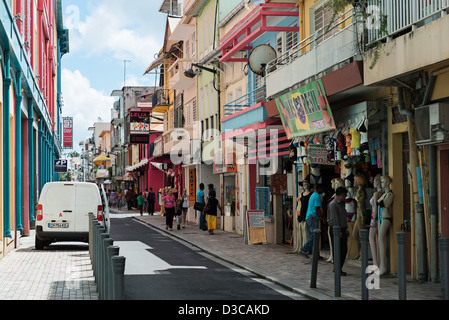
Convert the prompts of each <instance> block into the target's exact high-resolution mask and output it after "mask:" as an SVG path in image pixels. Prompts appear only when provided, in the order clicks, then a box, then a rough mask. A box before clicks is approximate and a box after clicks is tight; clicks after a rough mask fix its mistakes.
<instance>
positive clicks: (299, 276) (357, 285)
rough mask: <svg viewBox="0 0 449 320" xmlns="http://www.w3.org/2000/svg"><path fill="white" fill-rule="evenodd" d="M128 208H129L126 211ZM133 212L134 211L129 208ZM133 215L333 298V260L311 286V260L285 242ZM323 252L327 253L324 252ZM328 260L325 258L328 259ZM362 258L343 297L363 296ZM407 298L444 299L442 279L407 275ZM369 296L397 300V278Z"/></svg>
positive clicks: (322, 265)
mask: <svg viewBox="0 0 449 320" xmlns="http://www.w3.org/2000/svg"><path fill="white" fill-rule="evenodd" d="M125 212H127V211H125ZM130 213H131V212H130ZM134 219H136V220H138V221H141V222H143V223H146V224H148V225H150V226H152V227H154V228H157V229H159V230H161V231H163V232H167V233H169V234H170V235H172V236H174V237H176V238H178V239H181V240H184V241H186V242H188V243H190V244H191V245H194V246H196V247H198V248H200V249H202V250H203V251H205V252H207V253H209V254H211V255H213V256H215V257H218V258H220V259H222V260H225V261H226V262H228V263H231V264H234V265H238V266H239V267H242V268H244V269H246V270H249V271H252V272H253V273H256V274H257V275H259V276H260V277H262V278H265V279H268V280H271V281H273V282H275V283H277V284H279V285H281V286H283V287H286V288H289V289H290V290H292V291H294V292H296V293H300V294H303V295H305V296H308V297H310V298H314V299H319V300H333V299H336V298H334V274H333V264H331V263H329V262H326V261H319V264H318V280H317V289H310V276H311V266H312V260H311V259H307V258H305V257H303V256H301V255H299V254H296V253H292V249H291V248H290V247H287V246H282V245H272V244H268V245H262V244H260V245H246V244H245V243H244V239H243V236H241V235H238V234H235V233H229V232H225V231H222V230H215V234H214V235H210V234H209V233H208V232H207V231H206V232H204V231H201V230H200V229H199V228H198V226H196V225H195V223H191V222H188V223H187V224H186V228H185V229H181V230H176V223H175V224H174V228H173V231H167V230H166V229H165V218H164V217H161V216H159V215H155V216H148V214H144V215H143V216H134ZM322 255H323V256H325V254H324V252H322ZM325 260H326V259H325ZM360 268H361V267H360V262H358V261H352V260H350V261H348V262H347V263H345V266H344V268H343V269H344V271H346V272H347V276H346V277H342V278H341V293H342V297H341V298H338V299H342V300H354V299H355V300H360V299H361V269H360ZM406 288H407V300H441V286H440V284H439V283H422V284H420V283H419V282H417V281H415V280H412V279H410V278H407V284H406ZM369 299H370V300H398V279H397V277H395V276H392V275H388V276H385V277H381V278H380V289H379V290H370V291H369Z"/></svg>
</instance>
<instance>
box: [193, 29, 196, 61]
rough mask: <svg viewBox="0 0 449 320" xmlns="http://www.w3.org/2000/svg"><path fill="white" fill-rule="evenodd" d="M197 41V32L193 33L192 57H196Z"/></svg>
mask: <svg viewBox="0 0 449 320" xmlns="http://www.w3.org/2000/svg"><path fill="white" fill-rule="evenodd" d="M195 41H196V33H195V31H193V33H192V57H194V56H195V53H196V50H195V49H196V43H195Z"/></svg>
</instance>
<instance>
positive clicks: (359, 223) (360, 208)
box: [352, 174, 366, 252]
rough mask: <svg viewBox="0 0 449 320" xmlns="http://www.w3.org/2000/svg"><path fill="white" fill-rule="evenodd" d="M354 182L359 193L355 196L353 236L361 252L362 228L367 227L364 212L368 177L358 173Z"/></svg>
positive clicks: (358, 250)
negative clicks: (355, 212) (355, 207)
mask: <svg viewBox="0 0 449 320" xmlns="http://www.w3.org/2000/svg"><path fill="white" fill-rule="evenodd" d="M354 184H355V187H356V188H357V193H356V196H355V200H356V202H357V209H356V210H357V216H356V220H355V224H354V229H353V232H352V237H353V238H354V240H355V242H356V244H357V252H360V230H361V229H363V228H364V227H365V225H364V223H363V214H364V213H365V210H366V208H365V200H366V191H365V185H366V179H365V176H363V175H362V174H358V175H357V176H356V177H355V178H354Z"/></svg>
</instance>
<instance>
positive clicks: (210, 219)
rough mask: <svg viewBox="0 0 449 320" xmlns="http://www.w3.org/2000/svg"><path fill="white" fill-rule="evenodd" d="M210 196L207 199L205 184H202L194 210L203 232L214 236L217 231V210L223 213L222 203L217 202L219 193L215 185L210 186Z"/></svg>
mask: <svg viewBox="0 0 449 320" xmlns="http://www.w3.org/2000/svg"><path fill="white" fill-rule="evenodd" d="M208 188H209V190H208V196H207V198H205V194H204V183H200V189H199V190H198V191H197V193H196V202H195V206H194V209H195V210H196V213H197V221H198V225H199V226H200V229H201V230H204V231H206V230H207V231H209V234H214V230H215V229H217V213H218V211H217V209H220V212H221V213H223V209H222V207H221V205H220V202H219V201H218V200H217V193H216V192H215V190H214V185H213V184H212V183H210V184H209V185H208Z"/></svg>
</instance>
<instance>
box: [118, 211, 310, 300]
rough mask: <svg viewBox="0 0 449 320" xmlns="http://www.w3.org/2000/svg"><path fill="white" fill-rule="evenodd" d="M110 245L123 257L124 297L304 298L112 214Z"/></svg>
mask: <svg viewBox="0 0 449 320" xmlns="http://www.w3.org/2000/svg"><path fill="white" fill-rule="evenodd" d="M111 217H112V219H111V221H112V232H111V237H112V238H113V239H114V245H116V246H119V247H120V255H122V256H125V257H126V267H125V299H126V300H245V299H250V300H289V299H295V300H298V299H306V298H304V297H302V296H300V295H297V294H294V293H292V292H289V291H287V290H285V289H283V288H281V287H279V286H277V285H274V284H271V283H270V282H269V281H266V280H262V279H260V278H259V277H257V276H256V275H255V274H252V273H250V272H248V271H245V270H243V269H241V268H238V267H236V266H232V265H230V264H228V263H225V262H224V261H221V260H219V259H217V258H214V257H212V256H210V255H208V254H205V253H203V252H202V251H201V250H199V249H198V248H195V247H192V246H189V245H186V244H185V243H182V241H180V240H177V239H176V238H174V237H171V236H170V235H168V234H166V233H161V232H160V231H158V230H154V229H153V228H151V227H149V226H147V225H144V224H141V223H139V222H137V221H136V220H134V219H133V218H132V217H129V214H122V215H120V214H119V215H117V214H114V213H112V214H111Z"/></svg>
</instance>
